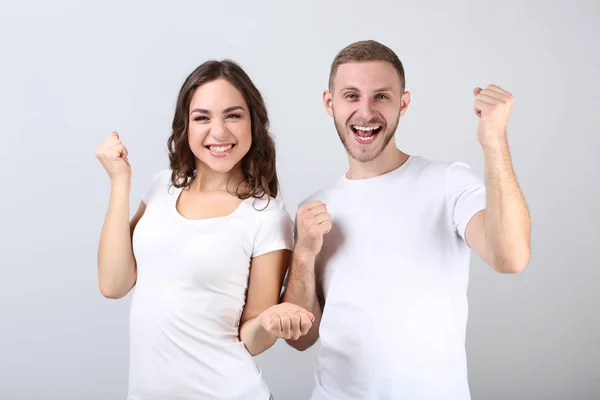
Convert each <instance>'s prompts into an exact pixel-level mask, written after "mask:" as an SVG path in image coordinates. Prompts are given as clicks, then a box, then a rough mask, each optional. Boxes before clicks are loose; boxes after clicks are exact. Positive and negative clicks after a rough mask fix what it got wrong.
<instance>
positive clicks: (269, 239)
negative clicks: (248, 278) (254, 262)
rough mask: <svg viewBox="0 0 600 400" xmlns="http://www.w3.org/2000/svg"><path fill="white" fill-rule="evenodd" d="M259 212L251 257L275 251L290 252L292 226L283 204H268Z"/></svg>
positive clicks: (291, 246)
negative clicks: (285, 250)
mask: <svg viewBox="0 0 600 400" xmlns="http://www.w3.org/2000/svg"><path fill="white" fill-rule="evenodd" d="M271 201H272V202H273V201H276V200H273V199H272V200H271ZM260 212H261V213H262V215H261V218H260V222H259V226H258V230H257V232H256V236H255V238H254V249H253V252H252V256H253V257H258V256H260V255H263V254H266V253H269V252H271V251H275V250H284V249H287V250H292V248H293V235H294V233H293V230H294V225H293V222H292V218H291V217H290V214H289V213H288V212H287V210H286V208H285V206H284V205H283V203H280V202H277V203H275V204H270V205H269V207H268V208H267V209H265V210H262V211H260Z"/></svg>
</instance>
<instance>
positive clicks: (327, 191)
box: [299, 180, 341, 206]
mask: <svg viewBox="0 0 600 400" xmlns="http://www.w3.org/2000/svg"><path fill="white" fill-rule="evenodd" d="M340 189H341V187H340V185H339V180H336V181H334V182H331V183H329V184H327V185H325V186H322V187H321V188H319V189H318V190H316V191H314V192H313V193H311V194H310V195H309V196H307V197H306V198H304V200H302V201H301V202H300V204H299V206H302V205H304V204H306V203H310V202H312V201H323V202H326V199H328V198H330V197H331V196H332V195H334V194H335V193H339V191H340Z"/></svg>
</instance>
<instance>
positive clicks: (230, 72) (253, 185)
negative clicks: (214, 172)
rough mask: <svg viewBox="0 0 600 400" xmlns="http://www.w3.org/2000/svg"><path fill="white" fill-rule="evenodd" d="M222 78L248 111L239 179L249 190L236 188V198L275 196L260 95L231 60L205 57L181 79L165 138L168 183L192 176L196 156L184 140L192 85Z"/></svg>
mask: <svg viewBox="0 0 600 400" xmlns="http://www.w3.org/2000/svg"><path fill="white" fill-rule="evenodd" d="M219 78H223V79H226V80H227V81H228V82H229V83H231V84H232V85H233V86H234V87H236V88H237V89H238V90H239V91H240V92H241V94H242V96H243V97H244V100H245V101H246V104H247V105H248V108H249V112H250V121H251V129H252V144H251V146H250V150H248V153H247V154H246V155H245V156H244V158H242V161H241V162H242V174H243V177H244V179H243V181H242V182H240V185H241V184H243V183H246V185H247V186H248V187H249V190H244V191H242V192H240V191H239V187H240V185H238V190H236V193H235V195H236V196H237V197H238V198H240V199H247V198H250V197H254V198H261V197H263V196H264V195H265V194H266V195H267V196H268V197H269V198H270V197H277V193H278V191H279V180H278V178H277V169H276V165H275V164H276V159H275V143H274V141H273V138H272V137H271V135H270V133H269V116H268V113H267V107H266V106H265V102H264V100H263V98H262V95H261V94H260V92H259V91H258V89H257V88H256V86H254V83H253V82H252V80H251V79H250V77H249V76H248V75H247V74H246V72H245V71H244V70H243V69H242V68H241V67H240V66H239V65H238V64H237V63H236V62H234V61H231V60H223V61H216V60H210V61H206V62H204V63H203V64H201V65H200V66H199V67H197V68H196V69H195V70H194V71H193V72H192V73H191V74H190V75H189V76H188V77H187V78H186V80H185V81H184V83H183V85H182V87H181V89H180V91H179V97H178V99H177V105H176V107H175V115H174V117H173V124H172V131H171V136H169V139H168V140H167V147H168V150H169V162H170V166H171V171H172V172H171V184H172V185H173V186H175V187H176V188H183V187H186V186H188V185H189V184H190V183H191V182H192V180H193V179H194V177H195V176H196V157H195V156H194V153H192V150H191V149H190V145H189V142H188V126H189V114H190V110H189V108H190V103H191V101H192V96H193V95H194V92H195V91H196V89H197V88H198V87H199V86H200V85H202V84H204V83H208V82H211V81H214V80H216V79H219Z"/></svg>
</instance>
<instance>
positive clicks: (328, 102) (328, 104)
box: [323, 90, 333, 117]
mask: <svg viewBox="0 0 600 400" xmlns="http://www.w3.org/2000/svg"><path fill="white" fill-rule="evenodd" d="M323 104H324V105H325V109H326V110H327V113H329V116H330V117H333V96H332V95H331V92H330V91H329V90H325V91H323Z"/></svg>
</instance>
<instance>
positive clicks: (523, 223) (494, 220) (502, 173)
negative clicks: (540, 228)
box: [484, 140, 531, 272]
mask: <svg viewBox="0 0 600 400" xmlns="http://www.w3.org/2000/svg"><path fill="white" fill-rule="evenodd" d="M484 159H485V175H486V177H485V185H486V192H487V199H486V211H485V230H486V242H487V247H488V249H489V251H490V253H491V255H492V257H493V260H494V264H495V268H496V269H498V270H501V271H505V272H519V271H521V270H522V269H523V268H525V267H526V266H527V264H528V263H529V257H530V224H531V220H530V215H529V210H528V207H527V204H526V202H525V199H524V197H523V194H522V192H521V189H520V188H519V185H518V183H517V178H516V176H515V173H514V171H513V167H512V163H511V158H510V152H509V148H508V143H507V142H506V141H505V140H504V141H501V142H499V143H497V144H495V145H494V146H487V147H484Z"/></svg>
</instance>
